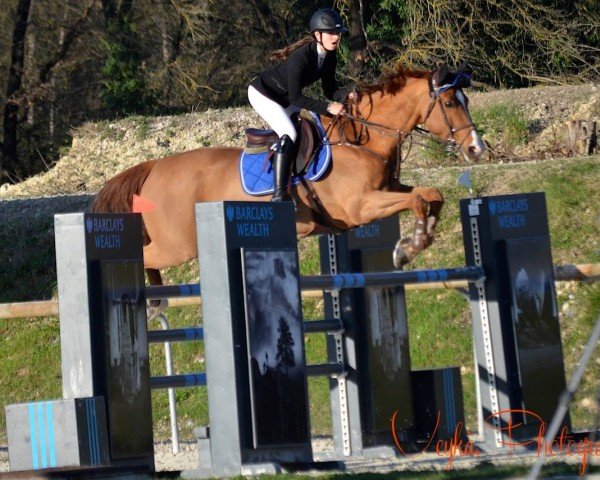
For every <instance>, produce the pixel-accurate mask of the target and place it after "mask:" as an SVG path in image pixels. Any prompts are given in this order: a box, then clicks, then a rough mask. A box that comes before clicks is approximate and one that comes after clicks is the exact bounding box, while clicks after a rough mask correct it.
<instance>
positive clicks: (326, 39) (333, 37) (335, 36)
mask: <svg viewBox="0 0 600 480" xmlns="http://www.w3.org/2000/svg"><path fill="white" fill-rule="evenodd" d="M316 35H317V41H319V42H320V43H321V44H322V45H323V48H324V49H325V50H327V51H328V52H332V51H334V50H336V49H337V47H338V45H339V43H340V38H341V36H342V35H341V34H340V33H339V32H331V33H330V32H316Z"/></svg>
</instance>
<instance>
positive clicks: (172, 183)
mask: <svg viewBox="0 0 600 480" xmlns="http://www.w3.org/2000/svg"><path fill="white" fill-rule="evenodd" d="M469 79H470V76H469V75H467V74H465V73H462V72H457V73H451V72H449V71H448V69H447V67H445V66H444V67H441V68H440V69H438V70H436V71H434V72H428V71H408V70H405V69H403V68H402V67H399V68H398V71H397V72H395V73H394V74H393V75H390V76H388V77H386V78H385V79H384V80H383V81H381V82H380V83H378V84H376V85H370V86H366V87H363V88H362V89H361V90H360V91H359V92H358V95H357V98H356V100H355V101H354V102H353V103H352V104H350V105H348V111H349V113H348V114H347V115H342V116H339V117H335V118H333V119H332V118H329V117H322V121H323V125H324V126H325V127H326V128H327V131H328V136H329V142H330V143H331V145H332V156H333V161H332V163H331V165H330V167H329V170H328V172H327V173H326V175H325V176H324V177H323V178H322V179H320V180H319V181H317V182H314V183H311V185H310V188H309V190H312V192H310V193H309V192H305V191H304V189H302V188H301V187H300V188H298V187H292V188H291V190H292V192H291V193H292V196H293V198H294V201H295V203H296V227H297V232H298V236H300V237H303V236H306V235H311V234H318V233H323V232H331V231H336V232H339V231H343V230H347V229H351V228H353V227H357V226H360V225H365V224H368V223H369V222H372V221H374V220H376V219H379V218H383V217H387V216H389V215H393V214H397V213H398V212H400V211H403V210H412V212H413V213H414V215H415V228H414V232H413V235H412V237H411V238H407V239H403V240H398V243H397V245H396V249H395V250H394V264H395V265H396V266H397V267H400V266H401V265H403V264H405V263H408V262H409V261H411V260H412V259H413V258H414V256H415V255H416V254H417V253H419V252H420V251H422V250H423V249H425V248H427V247H428V246H429V245H430V244H431V242H432V241H433V236H434V230H435V226H436V223H437V222H438V219H439V214H440V210H441V208H442V205H443V202H444V200H443V197H442V195H441V193H440V192H439V191H438V190H437V189H435V188H429V187H420V186H415V187H412V186H407V185H402V184H401V183H400V179H399V178H398V177H399V175H398V174H399V167H400V145H401V143H402V142H403V140H404V139H405V138H406V136H407V135H408V134H409V133H410V132H411V131H412V130H414V129H415V128H416V127H417V126H419V125H422V127H423V128H424V129H426V130H427V131H428V132H430V134H432V135H433V136H434V137H437V138H438V139H439V140H440V141H441V142H443V143H448V144H450V145H451V146H453V148H455V149H456V150H458V151H460V152H461V153H462V154H463V155H464V156H465V157H468V158H470V159H474V158H477V157H478V156H479V155H481V153H482V152H483V149H484V146H483V143H482V141H481V139H480V138H479V136H478V134H477V132H476V129H475V126H474V125H473V122H472V121H471V117H470V115H469V111H468V102H467V98H466V96H465V95H464V93H463V92H462V88H463V87H466V86H468V85H469ZM240 154H241V149H239V148H199V149H197V150H192V151H189V152H183V153H179V154H176V155H173V156H170V157H166V158H162V159H159V160H149V161H146V162H144V163H141V164H139V165H136V166H134V167H131V168H129V169H128V170H125V171H124V172H122V173H120V174H118V175H116V176H115V177H113V178H112V179H110V180H108V181H107V182H106V184H105V185H104V186H103V187H102V189H101V190H100V192H99V193H98V195H97V196H96V198H95V200H94V202H93V205H92V208H91V210H92V211H94V212H130V211H131V210H132V197H133V195H134V194H138V195H140V196H141V197H143V198H145V199H147V200H149V201H151V202H152V203H154V204H155V205H156V208H155V209H154V210H152V211H148V212H144V213H143V214H142V219H143V224H144V265H145V267H146V271H147V274H148V278H149V281H150V282H151V283H153V284H158V283H160V282H161V279H160V273H159V271H158V269H160V268H166V267H170V266H175V265H180V264H182V263H184V262H186V261H188V260H190V259H192V258H195V257H197V255H198V252H197V245H196V226H195V218H194V205H195V204H196V203H198V202H214V201H221V200H247V201H251V200H253V201H257V200H263V201H269V200H270V196H263V197H255V196H251V195H248V194H246V193H245V192H244V190H243V189H242V186H241V182H240V177H239V170H238V163H239V159H240ZM315 196H316V197H318V198H317V201H315V200H314V198H313V199H312V200H311V197H315ZM319 203H320V204H321V208H318V205H317V204H319Z"/></svg>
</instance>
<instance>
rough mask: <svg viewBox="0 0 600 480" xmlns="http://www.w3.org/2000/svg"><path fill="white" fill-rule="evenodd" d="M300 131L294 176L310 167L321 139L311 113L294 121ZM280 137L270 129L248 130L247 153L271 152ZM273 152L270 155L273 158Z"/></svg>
mask: <svg viewBox="0 0 600 480" xmlns="http://www.w3.org/2000/svg"><path fill="white" fill-rule="evenodd" d="M293 120H294V123H295V125H296V130H297V131H298V141H299V146H298V154H297V155H296V161H295V162H294V163H293V165H292V168H293V173H294V175H297V174H302V173H304V171H305V170H306V169H307V168H308V166H309V165H310V162H311V160H313V158H314V156H315V152H316V150H317V147H318V145H319V141H320V137H319V131H318V129H317V126H316V125H315V123H314V121H313V119H312V116H311V115H310V113H309V112H305V111H304V110H302V111H301V112H300V113H299V114H298V115H297V118H295V119H293ZM278 141H279V137H278V136H277V134H276V133H275V132H274V131H273V130H270V129H267V130H261V129H258V128H247V129H246V146H245V147H244V150H245V152H246V153H263V152H267V151H269V150H271V147H273V146H274V145H276V144H277V142H278ZM271 154H272V150H271V152H270V153H269V158H270V157H271Z"/></svg>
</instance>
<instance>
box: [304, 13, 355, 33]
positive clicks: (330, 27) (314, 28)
mask: <svg viewBox="0 0 600 480" xmlns="http://www.w3.org/2000/svg"><path fill="white" fill-rule="evenodd" d="M347 31H348V29H347V28H346V25H344V21H343V20H342V17H341V15H340V14H339V13H338V12H336V11H335V10H333V9H332V8H322V9H321V10H317V11H316V12H315V13H313V15H312V17H310V32H311V33H313V32H328V33H344V32H347Z"/></svg>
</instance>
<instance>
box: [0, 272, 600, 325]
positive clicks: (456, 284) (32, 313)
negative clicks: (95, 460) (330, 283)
mask: <svg viewBox="0 0 600 480" xmlns="http://www.w3.org/2000/svg"><path fill="white" fill-rule="evenodd" d="M554 280H556V281H557V282H582V281H584V282H595V281H598V280H600V263H587V264H581V265H555V266H554ZM468 285H469V284H468V283H467V282H466V281H463V280H455V281H451V282H429V283H420V284H413V285H406V286H405V287H404V288H405V289H406V290H432V289H450V288H452V289H457V288H468ZM302 296H303V297H304V298H321V297H322V296H323V292H322V291H321V290H305V291H303V292H302ZM200 304H201V301H200V297H186V298H172V299H170V300H169V307H189V306H194V305H200ZM51 316H58V300H57V299H52V300H41V301H35V302H18V303H0V319H8V318H31V317H51Z"/></svg>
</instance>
